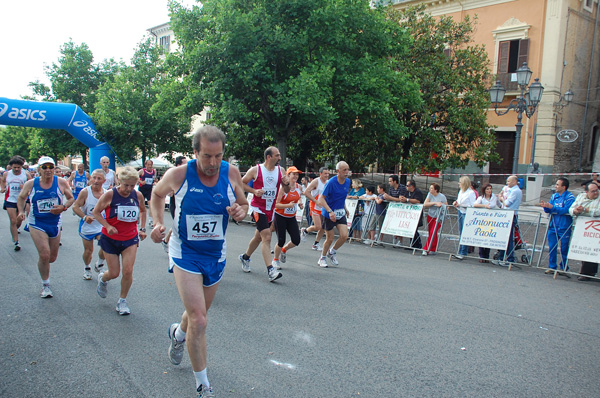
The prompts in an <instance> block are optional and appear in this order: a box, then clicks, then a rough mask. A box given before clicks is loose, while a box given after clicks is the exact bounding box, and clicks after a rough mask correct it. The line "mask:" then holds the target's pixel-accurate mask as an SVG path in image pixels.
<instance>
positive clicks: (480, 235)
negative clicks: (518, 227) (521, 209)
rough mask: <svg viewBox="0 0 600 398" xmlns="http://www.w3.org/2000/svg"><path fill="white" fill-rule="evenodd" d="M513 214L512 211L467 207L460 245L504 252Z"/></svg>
mask: <svg viewBox="0 0 600 398" xmlns="http://www.w3.org/2000/svg"><path fill="white" fill-rule="evenodd" d="M514 214H515V212H514V211H513V210H492V209H484V208H477V207H469V208H468V209H467V214H465V223H464V225H463V229H462V234H461V236H460V244H461V245H466V246H477V247H487V248H490V249H498V250H506V248H507V247H508V239H509V237H510V228H511V227H512V222H513V218H514Z"/></svg>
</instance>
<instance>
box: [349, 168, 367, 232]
mask: <svg viewBox="0 0 600 398" xmlns="http://www.w3.org/2000/svg"><path fill="white" fill-rule="evenodd" d="M364 194H365V188H363V184H362V182H361V181H360V180H359V179H358V178H355V179H353V180H352V188H351V189H350V192H348V196H347V199H359V197H361V196H363V195H364ZM364 214H365V208H364V204H363V202H362V201H361V200H359V201H358V203H357V205H356V210H355V211H354V218H352V226H351V227H350V236H352V237H354V239H357V240H358V241H360V239H361V236H360V235H361V230H362V228H361V226H362V216H363V215H364Z"/></svg>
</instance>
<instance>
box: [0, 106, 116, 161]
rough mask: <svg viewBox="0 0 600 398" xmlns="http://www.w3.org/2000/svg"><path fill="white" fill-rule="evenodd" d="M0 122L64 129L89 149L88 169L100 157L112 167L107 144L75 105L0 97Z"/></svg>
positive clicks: (111, 154)
mask: <svg viewBox="0 0 600 398" xmlns="http://www.w3.org/2000/svg"><path fill="white" fill-rule="evenodd" d="M0 125H6V126H21V127H36V128H41V129H62V130H66V131H67V132H68V133H69V134H71V135H72V136H73V137H75V138H77V139H78V140H79V141H80V142H81V143H82V144H83V145H85V146H87V147H88V148H89V149H90V172H91V171H92V170H95V169H98V168H100V167H101V165H100V158H102V157H103V156H107V157H108V158H109V159H110V168H111V169H113V170H114V169H115V155H114V152H113V151H112V149H110V147H109V145H108V144H107V143H105V142H100V141H98V139H96V135H97V134H98V131H96V127H95V126H94V123H92V120H91V119H90V117H89V116H88V115H87V114H86V113H85V112H84V111H83V110H81V108H80V107H79V106H77V105H75V104H66V103H61V102H39V101H25V100H13V99H8V98H4V97H0ZM32 160H33V159H32Z"/></svg>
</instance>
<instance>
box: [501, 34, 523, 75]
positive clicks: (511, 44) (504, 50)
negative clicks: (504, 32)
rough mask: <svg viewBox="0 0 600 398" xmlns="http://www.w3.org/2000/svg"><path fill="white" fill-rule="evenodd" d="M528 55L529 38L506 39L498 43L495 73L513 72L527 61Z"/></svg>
mask: <svg viewBox="0 0 600 398" xmlns="http://www.w3.org/2000/svg"><path fill="white" fill-rule="evenodd" d="M528 55H529V39H522V40H507V41H501V42H500V43H498V71H497V73H515V72H516V71H517V69H519V68H520V67H521V66H523V62H527V58H528Z"/></svg>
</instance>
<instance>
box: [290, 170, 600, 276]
mask: <svg viewBox="0 0 600 398" xmlns="http://www.w3.org/2000/svg"><path fill="white" fill-rule="evenodd" d="M390 175H391V174H390ZM390 175H388V174H378V176H379V177H378V178H377V179H376V181H379V182H380V183H381V182H384V183H385V185H386V187H387V186H388V184H387V178H388V177H389V176H390ZM465 175H469V174H465ZM578 175H584V174H579V173H578ZM587 175H589V174H587ZM356 176H357V174H353V176H352V177H356ZM362 176H363V177H365V175H362ZM366 176H367V177H368V176H369V175H366ZM371 176H374V174H373V175H371ZM443 177H444V176H441V177H430V176H419V178H417V187H418V188H419V189H421V191H422V192H423V194H424V197H426V196H427V188H428V187H429V185H431V184H432V183H433V182H438V183H441V184H443V181H444V178H443ZM481 177H482V181H478V184H481V185H484V184H485V183H487V181H489V179H488V178H485V176H484V175H483V176H481ZM371 181H372V180H371ZM376 181H375V182H365V183H364V185H365V186H366V185H374V186H377V182H376ZM441 184H440V185H441ZM492 185H493V191H494V193H497V192H499V191H500V190H501V189H502V187H503V186H504V184H502V183H495V184H494V183H492ZM571 186H572V187H574V188H577V186H578V184H577V183H575V184H572V185H571ZM442 187H443V185H442ZM446 189H447V190H448V191H449V192H444V189H443V188H442V189H441V190H440V192H442V193H444V194H445V195H446V196H447V198H448V203H452V202H453V199H454V198H455V197H456V195H457V193H458V191H459V188H458V184H457V180H453V181H450V184H448V181H447V182H446ZM386 192H387V189H386ZM552 193H553V190H552V189H551V188H547V189H546V190H545V192H542V198H544V197H546V198H549V197H550V196H551V195H552ZM453 194H454V195H453ZM358 202H359V203H358V204H357V205H356V206H354V208H355V209H357V210H358V209H365V208H366V207H365V206H364V203H363V201H362V200H358ZM524 202H525V201H524ZM538 202H539V201H536V203H530V204H529V206H527V205H525V206H524V207H521V208H520V209H519V210H518V223H517V232H516V233H515V239H514V243H515V245H514V252H515V253H514V254H515V255H514V257H515V262H513V263H511V264H510V266H509V267H508V269H509V270H510V269H511V268H512V267H513V266H518V265H521V264H523V265H527V266H533V267H536V268H541V269H547V268H548V251H549V248H548V245H547V234H548V228H549V226H550V224H549V220H550V218H549V217H548V215H547V214H545V213H544V212H543V210H542V209H541V208H540V207H537V206H533V205H537V204H538ZM302 203H304V204H305V208H304V210H302V211H299V212H298V216H297V220H298V222H299V224H300V226H309V225H311V223H312V219H311V217H310V210H309V206H307V204H308V202H307V199H306V198H305V197H304V196H303V197H302ZM389 203H394V202H389ZM496 211H499V212H501V211H504V210H502V209H496ZM426 212H427V210H426V209H425V214H423V213H422V214H421V217H422V218H423V220H424V222H423V226H421V227H419V228H418V230H417V232H418V235H419V236H420V241H421V247H422V246H423V245H425V242H426V240H427V238H428V234H429V232H428V225H427V222H426V221H425V218H426ZM300 214H302V216H300ZM386 215H387V207H386V209H385V210H384V212H383V213H382V214H381V215H379V216H378V215H376V214H375V206H370V208H369V210H368V211H365V212H364V214H356V215H354V217H352V222H350V223H349V224H350V225H349V229H350V231H349V240H350V241H354V242H359V241H360V242H364V241H365V240H368V238H369V236H368V232H369V230H368V228H367V226H368V225H370V224H371V222H370V221H371V219H372V218H375V221H376V222H375V223H374V224H375V226H376V231H375V240H374V242H371V243H370V244H369V246H371V247H377V246H380V247H392V248H404V249H407V250H408V249H410V251H411V252H412V253H411V254H413V255H421V253H422V249H421V248H415V247H413V245H414V243H415V242H412V238H409V237H402V238H398V237H394V236H392V235H386V234H381V232H380V228H381V226H382V225H383V223H384V221H385V217H386ZM438 223H439V224H440V225H439V235H438V244H437V250H436V252H435V253H432V252H430V253H429V255H436V254H437V255H438V258H439V257H440V256H443V255H447V256H448V260H449V261H450V260H451V259H452V257H451V256H452V255H453V254H457V253H458V250H459V242H460V237H461V236H460V232H459V227H458V211H457V209H456V208H455V207H454V206H452V205H448V206H443V208H442V210H441V213H440V217H438ZM357 226H360V235H359V237H358V238H356V237H354V230H355V229H356V227H357ZM478 249H479V248H478V247H469V251H468V255H467V256H466V257H467V258H473V259H479V260H489V261H491V260H494V259H495V260H503V258H498V257H497V251H496V250H494V249H491V250H490V258H489V259H482V258H481V257H480V256H479V250H478ZM556 249H557V250H558V257H559V262H560V257H561V253H560V251H561V248H560V246H559V245H558V244H557V247H556ZM407 254H408V253H407ZM509 254H510V253H507V254H506V257H508V255H509ZM486 262H487V261H486ZM579 263H580V262H579V261H575V260H568V262H567V265H568V266H569V271H567V272H565V273H568V274H574V275H579V274H578V273H577V272H575V271H578V270H579V265H578V264H579ZM597 278H598V277H596V278H595V279H597Z"/></svg>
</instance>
